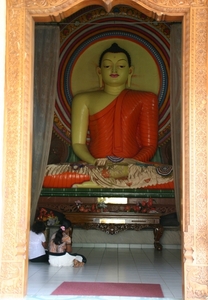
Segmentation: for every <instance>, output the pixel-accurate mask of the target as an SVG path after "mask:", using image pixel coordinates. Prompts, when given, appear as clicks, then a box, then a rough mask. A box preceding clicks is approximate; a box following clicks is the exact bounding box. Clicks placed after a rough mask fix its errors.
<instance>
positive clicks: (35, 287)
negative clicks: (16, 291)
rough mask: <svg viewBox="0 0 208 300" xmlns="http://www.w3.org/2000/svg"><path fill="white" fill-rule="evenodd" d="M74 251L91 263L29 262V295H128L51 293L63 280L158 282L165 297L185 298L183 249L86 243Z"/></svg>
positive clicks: (76, 297) (74, 297)
mask: <svg viewBox="0 0 208 300" xmlns="http://www.w3.org/2000/svg"><path fill="white" fill-rule="evenodd" d="M73 252H77V253H81V254H83V255H85V256H86V257H87V264H86V265H85V266H84V267H83V268H78V269H76V268H70V267H62V268H56V267H52V266H50V265H48V264H43V263H29V274H28V277H29V279H28V292H27V299H55V298H56V299H76V300H78V299H127V297H102V296H100V297H92V296H91V297H90V298H89V297H84V296H82V297H80V296H79V297H78V296H60V297H57V296H50V297H49V295H50V294H51V293H52V292H53V291H54V290H55V289H56V288H57V287H58V286H59V285H60V284H61V283H62V282H63V281H78V282H81V281H92V282H96V281H98V282H126V283H128V282H131V283H136V282H138V283H157V284H160V285H161V288H162V290H163V294H164V297H165V298H170V299H182V279H181V250H180V249H163V250H162V251H156V250H155V249H153V248H149V249H148V248H147V249H144V248H142V249H137V248H108V247H107V248H94V247H92V248H91V247H85V248H73ZM54 297H55V298H54ZM129 299H131V300H133V299H138V298H134V297H130V298H129ZM140 299H142V298H140ZM143 299H144V298H143ZM152 299H153V298H152Z"/></svg>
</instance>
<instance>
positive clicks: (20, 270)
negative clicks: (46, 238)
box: [1, 0, 208, 299]
mask: <svg viewBox="0 0 208 300" xmlns="http://www.w3.org/2000/svg"><path fill="white" fill-rule="evenodd" d="M91 4H96V5H100V6H102V7H103V8H104V9H105V10H106V11H108V12H109V11H110V10H111V8H112V7H113V6H115V5H117V4H118V1H117V0H114V1H111V2H110V1H92V2H90V1H86V0H83V1H76V2H74V1H73V2H72V1H70V0H45V1H42V0H36V1H33V0H25V1H22V0H15V1H14V0H8V1H7V33H6V39H7V41H6V43H7V48H6V91H5V124H4V125H5V130H4V165H3V170H4V171H3V172H4V173H3V176H4V180H3V197H2V201H3V203H2V207H3V213H2V216H3V218H2V227H1V236H2V247H1V295H2V296H3V297H13V298H15V297H21V296H24V295H25V294H26V287H27V269H28V262H27V248H28V234H29V223H30V222H29V216H30V189H31V155H32V154H31V151H32V136H31V132H32V108H33V100H32V99H33V57H34V22H35V21H36V22H50V21H56V22H59V21H60V20H62V19H64V18H66V17H68V16H69V15H70V14H72V13H74V12H76V11H78V10H80V9H81V8H84V7H85V6H86V5H91ZM119 4H125V5H129V6H132V7H134V8H136V9H137V10H139V11H141V12H143V13H144V14H146V15H148V16H149V17H151V18H153V19H155V20H157V21H172V22H173V21H182V24H183V52H182V53H183V69H182V88H183V95H182V96H183V97H182V98H183V103H182V106H183V114H182V119H183V121H182V137H183V141H182V145H183V146H182V183H181V186H182V198H181V206H182V237H183V240H182V255H183V262H184V263H183V278H184V285H183V292H184V299H195V298H201V299H203V298H204V295H205V294H206V296H207V295H208V294H207V293H208V291H207V290H208V288H207V278H208V262H207V261H208V259H207V258H208V250H207V249H208V247H207V246H208V245H207V244H208V237H207V224H208V220H207V215H208V213H207V212H208V203H207V166H208V164H207V94H208V91H207V88H208V85H207V68H208V54H207V47H208V36H207V25H208V6H207V3H206V2H202V1H199V0H198V1H195V2H192V3H190V2H189V1H184V2H181V1H166V2H164V1H154V2H153V1H144V0H143V1H137V2H135V1H130V0H129V1H123V3H119ZM8 220H12V221H13V222H12V226H9V227H8V226H7V224H8ZM196 286H198V288H196ZM196 290H200V291H201V292H199V293H198V294H196V293H195V291H196ZM202 295H203V296H202Z"/></svg>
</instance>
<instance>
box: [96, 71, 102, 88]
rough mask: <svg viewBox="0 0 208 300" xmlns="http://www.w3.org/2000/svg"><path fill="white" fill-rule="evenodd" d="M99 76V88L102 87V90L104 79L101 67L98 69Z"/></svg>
mask: <svg viewBox="0 0 208 300" xmlns="http://www.w3.org/2000/svg"><path fill="white" fill-rule="evenodd" d="M97 74H98V77H99V86H100V88H102V87H103V77H102V74H101V69H100V68H99V67H97Z"/></svg>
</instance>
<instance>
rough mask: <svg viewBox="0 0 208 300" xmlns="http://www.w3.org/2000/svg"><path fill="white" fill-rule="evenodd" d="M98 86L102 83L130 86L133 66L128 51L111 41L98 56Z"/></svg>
mask: <svg viewBox="0 0 208 300" xmlns="http://www.w3.org/2000/svg"><path fill="white" fill-rule="evenodd" d="M97 73H98V76H99V81H100V87H102V86H103V84H108V85H110V86H121V85H126V83H127V86H130V81H131V76H132V74H133V67H132V66H131V57H130V55H129V53H128V52H127V51H126V50H125V49H123V48H121V47H119V46H118V44H116V43H113V44H112V45H111V47H110V48H108V49H106V50H104V51H103V52H102V54H101V56H100V60H99V66H98V68H97Z"/></svg>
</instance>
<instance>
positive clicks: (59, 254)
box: [49, 219, 87, 267]
mask: <svg viewBox="0 0 208 300" xmlns="http://www.w3.org/2000/svg"><path fill="white" fill-rule="evenodd" d="M71 226H72V225H71V222H70V221H69V220H67V219H64V220H63V221H62V224H61V226H60V227H59V229H58V231H57V232H55V233H54V234H53V235H52V237H51V240H50V243H49V263H50V265H52V266H54V267H65V266H69V267H82V266H83V265H84V264H85V263H86V261H87V260H86V258H85V257H84V256H83V255H81V254H77V253H75V254H73V253H70V252H71V238H70V236H69V231H70V230H71Z"/></svg>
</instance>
